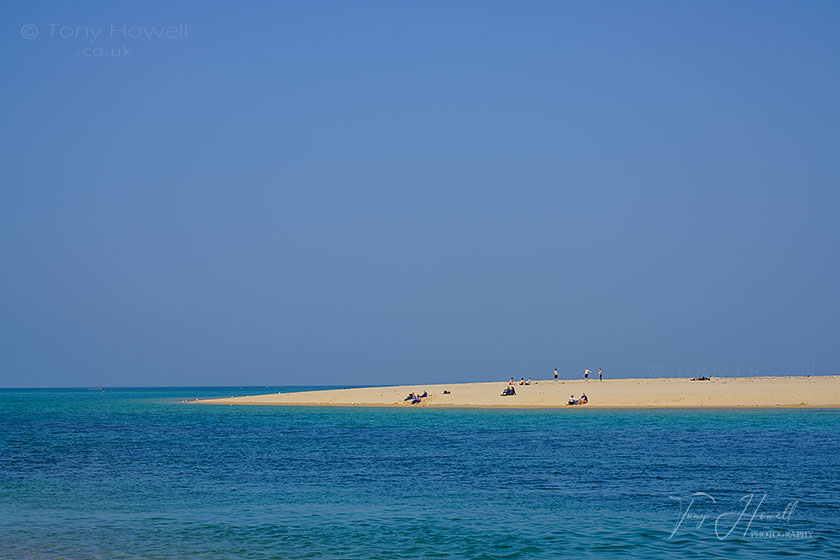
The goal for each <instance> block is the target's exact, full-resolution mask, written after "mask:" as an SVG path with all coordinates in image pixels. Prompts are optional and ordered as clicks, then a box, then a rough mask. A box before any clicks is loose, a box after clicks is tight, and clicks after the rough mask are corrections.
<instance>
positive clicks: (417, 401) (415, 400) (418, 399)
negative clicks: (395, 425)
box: [411, 397, 420, 404]
mask: <svg viewBox="0 0 840 560" xmlns="http://www.w3.org/2000/svg"><path fill="white" fill-rule="evenodd" d="M419 402H420V397H414V400H413V401H411V404H417V403H419Z"/></svg>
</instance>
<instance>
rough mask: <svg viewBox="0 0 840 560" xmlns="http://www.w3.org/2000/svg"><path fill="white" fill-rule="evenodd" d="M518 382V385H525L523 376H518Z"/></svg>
mask: <svg viewBox="0 0 840 560" xmlns="http://www.w3.org/2000/svg"><path fill="white" fill-rule="evenodd" d="M519 384H520V385H525V378H524V377H520V378H519Z"/></svg>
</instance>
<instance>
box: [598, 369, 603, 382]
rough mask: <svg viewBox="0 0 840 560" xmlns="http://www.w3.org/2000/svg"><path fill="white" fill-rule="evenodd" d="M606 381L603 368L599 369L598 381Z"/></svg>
mask: <svg viewBox="0 0 840 560" xmlns="http://www.w3.org/2000/svg"><path fill="white" fill-rule="evenodd" d="M603 380H604V372H603V371H601V368H598V381H603Z"/></svg>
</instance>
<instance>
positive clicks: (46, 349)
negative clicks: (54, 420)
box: [0, 0, 840, 386]
mask: <svg viewBox="0 0 840 560" xmlns="http://www.w3.org/2000/svg"><path fill="white" fill-rule="evenodd" d="M0 22H2V34H0V68H1V69H0V72H2V80H0V84H2V85H1V86H0V386H86V385H130V386H136V385H244V384H261V385H265V384H271V385H279V384H340V385H350V384H383V383H409V382H434V381H456V380H457V381H472V380H493V379H506V378H508V377H510V376H514V377H516V378H517V379H518V378H519V377H521V376H524V377H526V378H527V377H529V376H531V377H534V378H546V377H548V376H549V375H551V374H552V372H553V368H554V367H558V368H559V371H560V373H561V377H566V378H572V377H574V378H577V377H580V375H581V373H582V370H583V368H584V366H588V367H589V368H590V369H592V370H593V371H596V372H597V368H599V367H602V368H604V371H605V373H606V375H607V376H608V377H609V376H613V377H632V376H654V375H656V376H658V375H674V376H676V375H695V374H703V373H705V374H707V375H723V374H728V375H739V374H740V375H751V374H768V373H789V374H796V373H811V374H826V373H840V345H838V338H840V337H838V335H840V301H839V300H838V285H840V274H838V272H840V261H838V245H840V243H839V242H840V226H838V210H840V110H838V107H840V105H838V100H840V70H838V69H840V33H838V29H840V3H838V2H834V1H809V2H795V1H792V0H791V1H785V2H765V1H761V2H746V1H743V2H672V1H667V2H619V1H616V2H559V1H558V2H512V1H511V2H486V1H475V2H466V1H445V2H444V1H442V2H425V1H424V2H391V1H383V2H362V1H359V2H322V1H315V2H303V1H300V2H263V3H258V2H226V3H220V2H194V3H187V2H178V3H173V2H133V3H128V2H126V3H115V2H3V3H2V4H0ZM184 25H185V26H186V27H184ZM168 26H176V27H175V28H174V29H167V27H168ZM179 26H180V27H179ZM97 30H99V32H98V33H97ZM117 55H119V56H117Z"/></svg>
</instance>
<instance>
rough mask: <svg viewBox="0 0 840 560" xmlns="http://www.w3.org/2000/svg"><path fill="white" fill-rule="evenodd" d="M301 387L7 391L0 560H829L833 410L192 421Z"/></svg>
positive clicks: (438, 413) (252, 416)
mask: <svg viewBox="0 0 840 560" xmlns="http://www.w3.org/2000/svg"><path fill="white" fill-rule="evenodd" d="M323 388H327V387H323ZM305 389H317V388H313V387H270V388H266V387H258V388H255V387H205V388H195V387H192V388H154V389H149V388H141V389H113V388H103V389H102V390H100V389H99V388H91V389H37V390H30V389H10V390H0V558H3V559H23V558H26V559H29V558H32V559H56V558H64V559H93V558H97V559H98V558H101V559H119V558H126V559H127V558H132V559H133V558H137V559H175V558H178V559H181V558H194V559H202V560H210V559H227V558H231V559H233V558H245V559H269V558H272V559H273V558H277V559H296V558H301V559H302V558H329V559H332V558H336V559H344V558H348V559H365V560H368V559H391V558H393V559H401V558H406V559H412V560H414V559H421V558H465V559H520V558H521V559H540V558H586V559H595V558H597V559H600V558H616V557H619V558H622V557H623V558H645V559H647V558H739V559H752V558H756V559H758V558H761V559H766V558H776V557H798V558H815V559H836V558H838V557H840V410H834V409H813V410H802V409H796V410H794V409H749V410H720V409H705V410H700V409H693V410H598V409H586V408H574V409H572V408H569V409H531V410H489V409H441V408H434V409H432V408H417V407H405V408H402V407H396V408H362V407H341V408H338V407H336V408H333V407H280V406H275V407H270V406H229V405H196V404H191V403H190V401H192V400H194V399H196V398H209V397H229V396H233V395H245V394H259V393H267V392H278V391H283V392H288V391H297V390H305Z"/></svg>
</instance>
